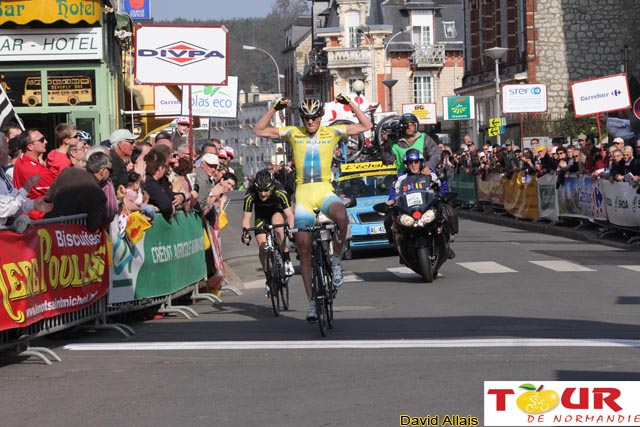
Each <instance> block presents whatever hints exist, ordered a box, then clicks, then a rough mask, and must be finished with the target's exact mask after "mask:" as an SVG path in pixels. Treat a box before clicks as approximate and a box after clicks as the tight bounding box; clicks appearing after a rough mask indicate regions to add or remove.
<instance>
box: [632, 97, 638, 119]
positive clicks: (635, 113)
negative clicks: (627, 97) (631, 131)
mask: <svg viewBox="0 0 640 427" xmlns="http://www.w3.org/2000/svg"><path fill="white" fill-rule="evenodd" d="M633 115H634V116H636V119H638V120H640V98H638V99H636V100H635V101H634V102H633Z"/></svg>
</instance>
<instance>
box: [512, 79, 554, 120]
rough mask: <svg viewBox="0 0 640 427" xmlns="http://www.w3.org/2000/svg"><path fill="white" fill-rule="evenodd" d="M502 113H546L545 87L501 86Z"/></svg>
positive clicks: (542, 85)
mask: <svg viewBox="0 0 640 427" xmlns="http://www.w3.org/2000/svg"><path fill="white" fill-rule="evenodd" d="M502 111H503V112H505V113H543V112H545V111H547V86H546V85H544V84H527V85H525V84H522V85H504V86H502Z"/></svg>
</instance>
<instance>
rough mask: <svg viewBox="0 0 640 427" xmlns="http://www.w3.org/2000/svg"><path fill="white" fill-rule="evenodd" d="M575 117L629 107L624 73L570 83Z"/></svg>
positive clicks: (629, 98) (629, 101)
mask: <svg viewBox="0 0 640 427" xmlns="http://www.w3.org/2000/svg"><path fill="white" fill-rule="evenodd" d="M571 95H572V96H573V105H574V108H575V112H576V117H582V116H591V115H594V114H597V113H602V112H606V111H618V110H626V109H628V108H631V97H630V96H629V86H628V85H627V75H626V74H615V75H612V76H607V77H602V78H598V79H590V80H583V81H579V82H573V83H571Z"/></svg>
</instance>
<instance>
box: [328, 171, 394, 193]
mask: <svg viewBox="0 0 640 427" xmlns="http://www.w3.org/2000/svg"><path fill="white" fill-rule="evenodd" d="M340 179H341V180H340V181H339V182H338V189H337V191H338V193H339V194H340V195H344V196H346V197H369V196H382V195H389V188H391V186H392V185H393V183H394V181H395V180H396V174H382V175H373V176H361V175H360V174H354V175H351V176H349V175H342V176H341V177H340Z"/></svg>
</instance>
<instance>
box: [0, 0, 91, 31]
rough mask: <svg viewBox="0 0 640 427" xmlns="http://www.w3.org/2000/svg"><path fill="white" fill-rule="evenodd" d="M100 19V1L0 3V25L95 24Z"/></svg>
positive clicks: (64, 0)
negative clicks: (39, 22)
mask: <svg viewBox="0 0 640 427" xmlns="http://www.w3.org/2000/svg"><path fill="white" fill-rule="evenodd" d="M101 19H102V1H101V0H56V1H54V0H11V1H9V2H6V1H2V2H0V25H2V24H4V23H6V22H13V23H15V24H19V25H26V24H28V23H30V22H31V21H41V22H42V23H44V24H53V23H54V22H56V21H65V22H68V23H70V24H77V23H78V22H80V21H85V22H86V23H87V24H95V23H96V22H100V20H101Z"/></svg>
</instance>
